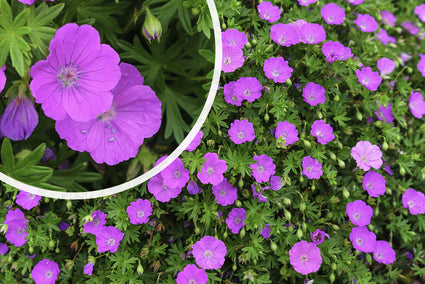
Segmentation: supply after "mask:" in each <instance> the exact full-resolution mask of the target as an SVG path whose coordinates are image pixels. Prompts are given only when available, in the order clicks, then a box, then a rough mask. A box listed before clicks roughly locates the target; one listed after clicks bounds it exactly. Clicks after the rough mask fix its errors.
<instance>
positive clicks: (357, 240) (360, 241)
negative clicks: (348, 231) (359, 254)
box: [356, 238, 363, 246]
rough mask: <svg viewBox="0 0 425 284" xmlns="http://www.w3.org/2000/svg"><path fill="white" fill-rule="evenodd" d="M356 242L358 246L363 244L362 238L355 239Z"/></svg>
mask: <svg viewBox="0 0 425 284" xmlns="http://www.w3.org/2000/svg"><path fill="white" fill-rule="evenodd" d="M356 244H358V245H359V246H361V245H363V239H360V238H359V239H356Z"/></svg>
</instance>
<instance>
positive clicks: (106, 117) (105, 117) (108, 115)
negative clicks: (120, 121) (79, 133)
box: [97, 106, 117, 128]
mask: <svg viewBox="0 0 425 284" xmlns="http://www.w3.org/2000/svg"><path fill="white" fill-rule="evenodd" d="M116 115H117V112H116V111H115V106H111V108H110V109H109V110H108V111H106V112H104V113H102V114H100V115H98V116H97V121H101V122H107V123H109V122H110V121H111V120H112V119H113V118H114V116H116ZM108 125H110V124H107V125H106V127H107V128H111V127H112V126H110V127H108Z"/></svg>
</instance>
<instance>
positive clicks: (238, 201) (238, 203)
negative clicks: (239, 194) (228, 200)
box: [235, 200, 242, 208]
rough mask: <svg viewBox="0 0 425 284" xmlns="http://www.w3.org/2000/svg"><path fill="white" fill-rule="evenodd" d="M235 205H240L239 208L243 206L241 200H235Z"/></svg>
mask: <svg viewBox="0 0 425 284" xmlns="http://www.w3.org/2000/svg"><path fill="white" fill-rule="evenodd" d="M235 206H236V207H239V208H240V207H242V202H240V200H236V201H235Z"/></svg>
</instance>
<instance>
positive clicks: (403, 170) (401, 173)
mask: <svg viewBox="0 0 425 284" xmlns="http://www.w3.org/2000/svg"><path fill="white" fill-rule="evenodd" d="M405 174H406V170H405V169H404V168H403V167H400V175H401V176H403V177H404V175H405Z"/></svg>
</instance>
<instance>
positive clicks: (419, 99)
mask: <svg viewBox="0 0 425 284" xmlns="http://www.w3.org/2000/svg"><path fill="white" fill-rule="evenodd" d="M409 109H410V112H411V113H412V115H413V116H414V117H416V118H419V119H421V118H422V116H423V115H424V114H425V100H424V97H423V96H422V94H421V93H420V92H413V91H412V94H411V95H410V98H409Z"/></svg>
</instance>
